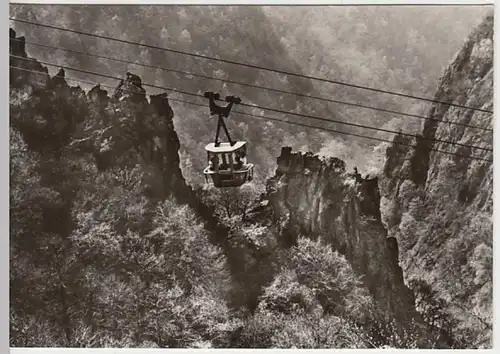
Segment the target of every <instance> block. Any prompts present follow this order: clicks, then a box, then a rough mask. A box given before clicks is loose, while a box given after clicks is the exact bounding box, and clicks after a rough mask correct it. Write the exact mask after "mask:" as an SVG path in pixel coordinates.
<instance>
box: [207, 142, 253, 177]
mask: <svg viewBox="0 0 500 354" xmlns="http://www.w3.org/2000/svg"><path fill="white" fill-rule="evenodd" d="M205 150H206V151H207V158H208V167H207V168H205V170H204V171H203V173H204V175H205V179H206V181H207V183H209V180H210V178H211V179H212V182H213V184H214V186H215V187H239V186H241V185H242V184H244V183H246V182H249V181H251V180H252V179H253V164H251V163H248V162H247V158H246V142H245V141H237V142H235V143H234V145H233V146H231V144H230V143H220V144H219V145H218V146H215V144H214V143H211V144H208V145H207V146H206V147H205Z"/></svg>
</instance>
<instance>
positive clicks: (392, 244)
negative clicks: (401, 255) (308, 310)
mask: <svg viewBox="0 0 500 354" xmlns="http://www.w3.org/2000/svg"><path fill="white" fill-rule="evenodd" d="M358 179H359V178H358ZM267 188H268V195H267V198H268V200H269V207H270V209H271V210H272V213H273V215H274V220H275V222H276V223H277V224H279V225H280V226H281V230H280V231H281V235H282V237H283V238H284V240H285V243H286V244H288V245H292V244H293V243H294V242H295V240H296V239H297V237H298V236H300V235H303V236H306V237H311V238H314V239H316V238H318V237H319V238H321V239H323V240H324V241H325V242H326V243H327V244H330V245H331V246H332V247H333V248H334V249H335V250H337V251H338V252H339V253H341V254H343V255H344V256H345V257H346V259H347V260H348V261H349V262H350V263H351V265H352V267H353V269H354V270H355V272H356V273H357V274H358V275H359V276H362V278H363V282H364V284H365V285H366V287H367V288H368V289H369V290H370V292H371V294H372V295H373V297H374V298H375V300H376V301H377V304H378V305H379V306H380V308H381V309H382V311H384V312H387V313H390V314H392V315H393V316H394V317H395V318H398V319H400V320H401V321H402V322H404V321H409V320H410V319H411V318H413V317H418V316H417V314H416V312H415V309H414V299H413V295H412V292H411V291H410V290H409V289H408V288H407V287H406V286H405V285H404V282H403V274H402V272H401V268H400V267H399V265H398V250H397V242H396V239H394V238H388V237H387V232H386V230H385V228H384V226H383V224H382V221H381V216H380V211H379V203H380V196H379V190H378V185H377V179H368V180H366V179H361V180H360V181H356V176H354V175H351V174H349V173H347V172H346V170H345V164H344V162H343V161H341V160H339V159H335V158H329V159H326V160H325V159H323V160H321V159H320V158H318V157H317V156H313V155H312V154H310V153H307V154H302V153H292V152H291V148H283V149H282V153H281V156H280V157H279V158H278V168H277V171H276V175H275V176H274V177H273V178H271V179H270V180H269V182H268V186H267Z"/></svg>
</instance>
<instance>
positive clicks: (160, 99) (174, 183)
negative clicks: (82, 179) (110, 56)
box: [10, 29, 191, 200]
mask: <svg viewBox="0 0 500 354" xmlns="http://www.w3.org/2000/svg"><path fill="white" fill-rule="evenodd" d="M10 40H11V43H10V44H11V46H10V53H11V54H12V55H14V56H15V57H11V59H10V64H11V66H14V67H19V68H22V69H26V70H29V71H23V70H17V69H11V80H10V85H11V95H12V94H16V92H17V93H28V94H32V96H33V97H31V98H30V99H29V100H28V101H27V102H25V104H26V105H27V106H26V107H24V108H25V109H28V110H29V109H30V107H29V105H30V104H32V105H36V104H38V105H41V106H37V110H38V111H39V112H40V111H41V112H43V116H42V117H38V118H39V120H40V128H41V129H42V127H43V131H44V132H45V133H46V136H45V137H42V136H41V135H40V133H41V131H33V132H32V135H31V139H30V138H28V139H27V143H28V144H30V143H31V145H33V144H36V141H37V140H40V139H44V138H46V139H48V138H49V137H50V135H51V134H53V131H54V130H55V129H57V127H64V128H62V129H66V130H67V131H68V133H69V131H70V130H72V131H73V133H75V135H76V136H79V137H80V139H75V140H73V141H72V142H71V144H72V146H75V147H76V148H79V149H81V150H82V151H85V152H87V153H91V154H93V155H94V157H95V160H96V164H97V167H98V168H99V169H107V168H110V167H112V166H115V165H120V166H122V167H125V166H128V167H133V166H135V165H137V164H139V165H140V166H141V169H142V171H143V172H145V180H144V183H145V192H146V194H148V195H149V196H151V197H153V196H154V197H155V198H158V199H164V198H166V197H167V196H169V195H171V194H172V193H173V194H174V195H175V196H176V197H178V198H180V199H182V200H186V199H187V198H189V194H190V192H191V191H190V188H188V187H187V185H186V183H185V181H184V178H183V176H182V173H181V170H180V167H179V155H178V150H179V139H178V137H177V134H176V132H175V130H174V125H173V121H172V118H173V111H172V109H171V107H170V105H169V103H168V99H167V96H166V94H160V95H151V97H150V102H148V100H147V99H146V92H145V90H144V89H143V88H142V87H141V80H140V78H139V77H138V76H136V75H133V74H131V73H127V77H126V79H125V80H122V82H121V83H120V85H119V86H118V87H117V89H116V90H115V92H114V94H113V95H112V96H111V97H109V96H108V93H107V92H106V91H105V90H102V89H101V88H100V85H97V86H95V87H94V88H92V89H91V90H90V91H89V92H88V94H85V93H84V91H83V90H82V89H81V88H80V87H70V86H69V85H68V83H67V82H66V81H65V79H64V76H65V72H64V70H63V69H61V70H60V71H59V72H58V73H57V75H56V76H54V77H52V78H50V77H49V75H48V70H47V68H45V67H43V66H42V65H41V64H40V63H38V62H37V61H36V60H34V59H32V58H29V57H28V55H27V54H26V51H25V45H24V37H19V38H16V33H15V31H13V30H12V29H11V30H10ZM23 58H26V59H27V60H24V59H23ZM32 71H35V72H40V73H41V75H38V74H37V73H33V72H32ZM40 77H41V78H42V79H43V80H42V79H40ZM38 89H42V90H38ZM61 102H66V103H61ZM63 106H64V111H63V112H61V110H62V107H63ZM24 108H23V109H24ZM31 108H34V106H33V107H31ZM18 113H20V112H17V111H15V110H14V111H11V114H12V115H13V117H12V118H11V119H12V124H13V125H14V126H16V125H17V126H19V125H23V126H25V127H26V126H28V125H33V121H32V117H29V116H28V117H26V115H25V114H18ZM78 124H80V125H84V126H86V127H87V129H86V132H85V133H84V132H79V131H78V127H77V126H78ZM39 145H40V146H42V145H43V143H42V142H41V143H40V144H39Z"/></svg>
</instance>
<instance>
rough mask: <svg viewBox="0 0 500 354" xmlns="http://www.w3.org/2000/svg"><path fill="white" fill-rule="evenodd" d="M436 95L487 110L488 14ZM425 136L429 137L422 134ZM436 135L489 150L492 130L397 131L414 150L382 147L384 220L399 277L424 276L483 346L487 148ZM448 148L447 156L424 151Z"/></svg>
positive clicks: (467, 119) (486, 325) (477, 118)
mask: <svg viewBox="0 0 500 354" xmlns="http://www.w3.org/2000/svg"><path fill="white" fill-rule="evenodd" d="M435 100H437V101H445V102H453V103H455V104H459V105H465V106H469V107H476V108H479V109H482V110H492V109H493V16H492V15H491V16H488V17H487V18H486V19H485V20H484V21H483V23H482V24H481V25H480V26H479V27H478V28H477V29H476V30H475V31H474V32H473V33H472V34H471V35H470V37H469V38H468V40H467V41H466V43H465V44H464V46H463V48H462V49H461V50H460V52H459V53H458V54H457V56H456V57H455V58H454V60H453V62H452V64H451V65H450V66H449V68H448V69H447V70H446V72H445V73H444V75H443V77H442V79H441V83H440V85H439V89H438V91H437V93H436V95H435ZM428 116H432V117H434V118H435V119H438V120H440V121H451V122H455V123H460V124H466V125H471V126H475V127H480V128H486V129H492V128H493V115H492V114H491V113H487V112H482V111H478V110H472V109H466V108H459V107H453V106H449V105H444V104H434V105H433V106H432V107H431V109H430V111H429V114H428ZM428 139H429V140H428ZM433 139H442V140H448V141H453V142H458V143H461V144H467V145H475V146H479V147H483V148H490V149H492V148H493V145H492V142H493V132H492V131H487V130H480V129H475V128H469V127H464V126H461V125H452V124H448V123H446V122H436V121H431V120H428V121H426V122H425V124H424V126H423V129H422V139H420V140H419V141H412V140H411V139H407V138H405V137H402V136H397V137H396V138H395V142H400V141H405V143H410V144H414V145H416V148H410V147H405V146H402V145H396V144H394V145H393V146H391V147H390V148H389V149H388V150H387V160H386V164H385V166H384V173H383V178H382V179H381V183H380V185H381V193H382V195H383V198H382V199H383V202H382V204H383V207H382V210H383V213H382V214H383V220H384V222H385V224H386V226H387V229H388V234H389V236H390V237H393V238H396V239H397V240H398V245H399V255H400V264H401V267H402V269H403V273H404V276H405V280H406V282H407V283H408V284H410V283H411V282H412V281H414V280H417V281H424V282H425V283H427V284H429V285H430V286H431V288H432V289H433V291H436V292H437V294H438V295H439V297H440V298H441V299H443V300H444V301H445V302H446V304H447V308H446V311H447V312H448V313H449V314H450V315H451V316H453V318H454V319H455V320H456V321H457V325H456V328H455V330H456V331H465V332H469V333H470V332H471V333H470V334H469V335H470V336H472V337H473V338H475V346H477V347H488V346H489V345H490V343H489V339H490V338H491V330H492V243H493V238H492V235H493V233H492V222H493V220H492V212H493V201H492V192H493V165H492V161H484V160H478V159H470V158H467V157H460V156H458V155H465V156H467V155H472V156H475V157H478V158H481V159H486V160H492V159H493V152H492V151H486V150H480V149H473V148H468V147H464V146H457V145H455V146H450V145H449V144H444V143H434V142H433ZM431 149H440V150H445V151H449V152H453V153H455V154H456V155H448V154H443V153H439V152H436V151H431Z"/></svg>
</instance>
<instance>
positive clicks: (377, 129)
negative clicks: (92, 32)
mask: <svg viewBox="0 0 500 354" xmlns="http://www.w3.org/2000/svg"><path fill="white" fill-rule="evenodd" d="M10 57H14V58H17V59H21V60H25V61H32V62H38V63H41V64H45V65H49V66H54V67H58V68H63V69H66V70H72V71H76V72H82V73H86V74H90V75H96V76H102V77H106V78H110V79H114V80H122V79H121V78H119V77H116V76H112V75H107V74H102V73H97V72H94V71H89V70H83V69H77V68H72V67H68V66H64V65H59V64H53V63H48V62H45V61H39V60H35V59H32V58H25V57H21V56H17V55H12V54H11V55H10ZM141 85H143V86H149V87H153V88H157V89H161V90H166V91H172V92H176V93H180V94H183V95H189V96H194V97H201V98H204V96H203V95H200V94H197V93H193V92H187V91H183V90H178V89H174V88H170V87H165V86H158V85H152V84H146V83H141ZM219 101H223V100H222V99H219ZM239 105H240V106H244V107H250V108H256V109H262V110H268V111H271V112H276V113H282V114H287V115H294V116H298V117H303V118H309V119H315V120H320V121H324V122H328V123H336V124H341V125H348V126H352V127H356V128H362V129H369V130H374V131H379V132H385V133H392V134H399V135H405V136H409V137H413V138H417V135H415V134H410V133H403V132H397V131H395V130H390V129H383V128H376V127H372V126H368V125H363V124H357V123H348V122H342V121H338V120H333V119H327V118H322V117H317V116H313V115H309V114H302V113H295V112H287V111H283V110H280V109H275V108H271V107H262V106H257V105H251V104H247V103H240V104H239ZM432 140H434V141H436V142H439V143H445V144H452V145H459V146H463V147H467V148H472V149H478V150H485V151H493V149H490V148H484V147H480V146H475V145H468V144H462V143H458V142H453V141H448V140H443V139H437V138H435V139H432Z"/></svg>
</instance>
